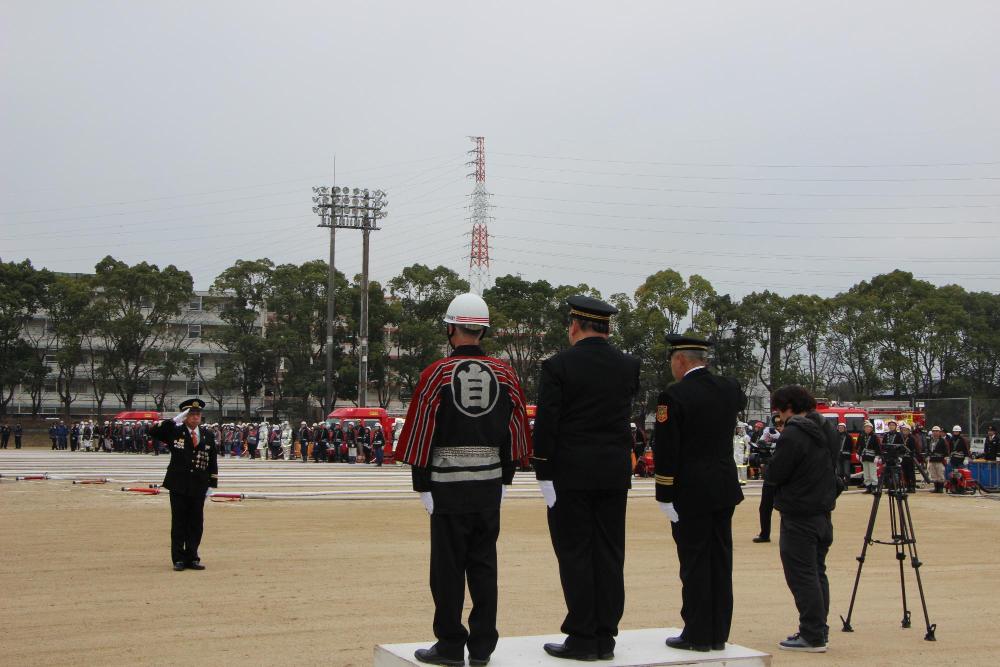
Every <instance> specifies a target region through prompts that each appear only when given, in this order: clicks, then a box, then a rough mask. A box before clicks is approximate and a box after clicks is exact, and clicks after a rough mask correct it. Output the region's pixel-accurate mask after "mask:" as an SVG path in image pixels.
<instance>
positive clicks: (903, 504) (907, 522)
mask: <svg viewBox="0 0 1000 667" xmlns="http://www.w3.org/2000/svg"><path fill="white" fill-rule="evenodd" d="M900 472H901V471H900V468H899V462H898V461H894V462H889V463H886V464H885V465H884V466H883V468H882V474H881V475H879V478H878V485H877V486H876V487H875V497H874V498H873V499H872V511H871V514H870V515H869V516H868V531H867V532H866V533H865V542H864V545H863V546H862V547H861V555H860V556H858V558H857V560H858V573H857V575H856V576H855V577H854V590H853V591H851V606H850V608H849V609H848V610H847V618H844V617H843V616H841V617H840V620H841V621H843V623H844V627H843V631H844V632H854V628H853V627H851V616H852V614H854V602H855V600H856V598H857V595H858V584H859V583H860V582H861V568H862V567H864V565H865V555H866V554H867V553H868V546H869V545H871V544H891V545H893V546H894V547H895V548H896V560H897V561H899V589H900V592H901V593H902V596H903V620H902V626H903V627H904V628H908V627H910V609H909V607H908V606H907V602H906V579H905V577H904V571H903V561H905V560H906V557H907V555H909V557H910V565H911V566H912V567H913V572H914V574H915V575H916V577H917V590H918V591H920V605H921V607H923V610H924V623H925V624H926V625H927V634H925V635H924V639H925V640H927V641H929V642H932V641H935V640H936V637H935V636H934V632H935V630H937V624H934V625H932V624H931V621H930V618H929V617H928V615H927V600H926V599H925V598H924V585H923V582H922V581H921V580H920V566H921V565H923V563H922V562H921V561H920V558H919V557H918V556H917V538H916V535H915V534H914V532H913V517H912V516H911V515H910V503H909V501H908V498H907V495H908V494H907V492H906V487H905V485H904V484H902V483H901V481H902V480H901V475H900ZM883 493H884V494H886V495H887V496H889V523H890V527H891V532H892V539H891V541H883V540H876V539H873V538H872V532H873V531H874V530H875V517H876V516H877V515H878V506H879V501H880V500H882V494H883Z"/></svg>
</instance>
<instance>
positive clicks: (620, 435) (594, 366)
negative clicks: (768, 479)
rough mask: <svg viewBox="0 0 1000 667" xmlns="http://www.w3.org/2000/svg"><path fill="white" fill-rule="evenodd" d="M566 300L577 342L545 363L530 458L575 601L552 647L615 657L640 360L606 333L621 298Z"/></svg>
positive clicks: (568, 593) (561, 652) (576, 655)
mask: <svg viewBox="0 0 1000 667" xmlns="http://www.w3.org/2000/svg"><path fill="white" fill-rule="evenodd" d="M567 302H568V304H569V307H570V311H569V316H570V324H569V342H570V344H571V347H569V348H568V349H566V350H564V351H562V352H560V353H559V354H557V355H555V356H553V357H551V358H549V359H547V360H545V361H544V362H543V363H542V370H541V381H540V384H539V389H538V412H537V414H536V417H535V432H534V445H535V454H534V457H533V459H532V461H533V463H534V467H535V474H536V477H537V478H538V480H539V482H538V483H539V486H540V487H541V490H542V495H543V496H544V498H545V502H546V505H548V508H549V509H548V523H549V534H550V536H551V538H552V547H553V549H554V550H555V554H556V559H557V561H558V563H559V579H560V582H561V583H562V589H563V597H564V598H565V600H566V608H567V613H566V618H565V620H564V621H563V623H562V627H561V630H562V632H564V633H565V634H566V635H567V637H566V640H565V641H564V642H563V643H562V644H545V646H544V649H545V652H546V653H548V654H549V655H552V656H555V657H559V658H568V659H575V660H588V661H589V660H596V659H598V658H600V659H602V660H608V659H611V658H612V657H613V656H614V647H615V639H614V638H615V636H617V634H618V622H619V621H620V620H621V617H622V612H623V611H624V608H625V583H624V574H623V570H624V564H625V507H626V499H627V495H628V489H629V488H630V487H631V479H632V458H631V454H632V451H631V447H632V435H631V432H630V428H629V416H630V414H631V411H632V399H633V397H634V396H635V393H636V391H637V390H638V388H639V360H638V359H635V358H633V357H630V356H628V355H626V354H624V353H622V352H621V351H619V350H618V349H616V348H615V347H613V346H612V345H611V344H610V343H608V334H609V331H610V323H611V316H612V315H614V314H616V313H617V312H618V311H617V310H616V309H615V308H613V307H612V306H610V305H608V304H606V303H604V302H603V301H599V300H597V299H592V298H590V297H585V296H574V297H571V298H569V299H568V300H567ZM729 432H730V434H731V433H732V432H733V431H732V428H730V430H729ZM729 443H730V450H729V461H730V462H732V460H733V458H732V449H731V439H730V441H729Z"/></svg>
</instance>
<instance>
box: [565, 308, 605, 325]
mask: <svg viewBox="0 0 1000 667" xmlns="http://www.w3.org/2000/svg"><path fill="white" fill-rule="evenodd" d="M569 314H570V316H571V317H582V318H584V319H587V320H594V321H596V322H610V321H611V316H610V315H594V314H593V313H585V312H583V311H582V310H577V309H576V308H571V309H570V311H569Z"/></svg>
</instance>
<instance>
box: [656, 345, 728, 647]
mask: <svg viewBox="0 0 1000 667" xmlns="http://www.w3.org/2000/svg"><path fill="white" fill-rule="evenodd" d="M667 343H668V345H669V346H670V349H669V353H670V370H671V372H672V373H673V376H674V378H675V379H676V380H677V382H676V383H675V384H673V385H671V386H670V387H668V388H667V390H666V391H664V392H663V393H661V394H660V397H659V399H658V401H657V406H656V440H655V445H656V450H655V461H656V500H657V501H658V502H659V503H660V509H661V510H663V512H664V514H666V515H667V517H668V518H669V519H670V521H671V525H670V528H671V531H672V532H673V536H674V542H675V543H676V544H677V558H678V560H679V561H680V577H681V600H682V606H681V618H682V619H683V620H684V630H683V631H682V632H681V634H680V636H678V637H670V638H668V639H667V646H670V647H671V648H678V649H685V650H691V651H708V650H722V649H724V648H725V644H726V641H727V640H728V639H729V629H730V626H731V624H732V617H733V531H732V523H733V510H734V508H735V507H736V505H737V504H739V503H740V502H741V501H742V500H743V492H742V491H741V490H740V484H739V479H738V476H737V473H736V464H735V463H733V452H732V434H733V429H735V428H736V421H737V413H738V412H740V411H741V410H743V408H744V407H745V406H746V396H745V395H744V394H743V391H742V389H740V386H739V384H738V383H737V382H736V381H735V380H733V379H731V378H726V377H721V376H718V375H713V374H712V373H711V372H709V370H708V348H709V346H710V345H711V343H709V342H707V341H704V340H700V339H698V338H692V337H688V336H680V335H676V334H669V335H668V336H667Z"/></svg>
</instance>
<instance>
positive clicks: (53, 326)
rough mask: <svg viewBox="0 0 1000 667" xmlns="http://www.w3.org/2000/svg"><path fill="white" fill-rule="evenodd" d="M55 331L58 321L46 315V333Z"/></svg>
mask: <svg viewBox="0 0 1000 667" xmlns="http://www.w3.org/2000/svg"><path fill="white" fill-rule="evenodd" d="M55 332H56V323H55V322H53V321H52V320H50V319H49V318H47V317H46V318H45V333H55Z"/></svg>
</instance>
